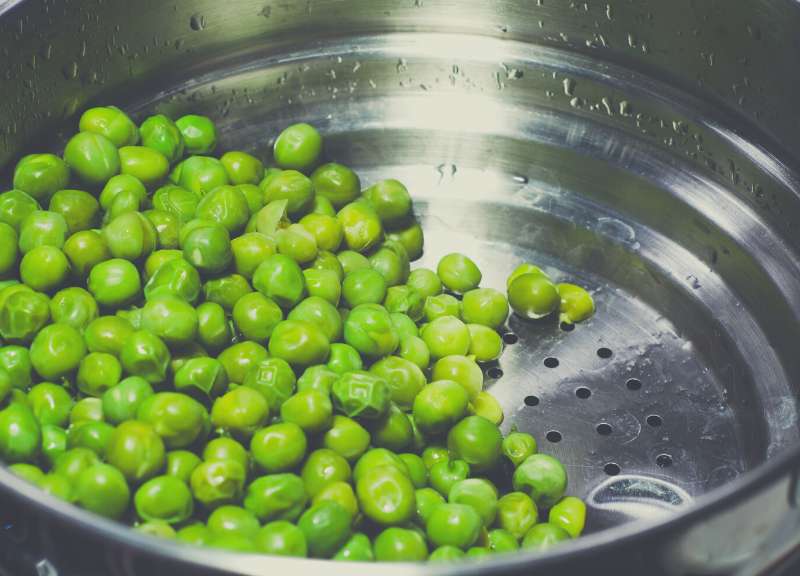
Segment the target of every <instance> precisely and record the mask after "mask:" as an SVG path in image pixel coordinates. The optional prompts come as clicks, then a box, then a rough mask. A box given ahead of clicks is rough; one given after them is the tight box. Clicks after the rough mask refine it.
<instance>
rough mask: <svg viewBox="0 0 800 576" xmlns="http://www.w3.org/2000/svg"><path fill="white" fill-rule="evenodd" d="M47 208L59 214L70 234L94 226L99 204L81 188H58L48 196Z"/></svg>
mask: <svg viewBox="0 0 800 576" xmlns="http://www.w3.org/2000/svg"><path fill="white" fill-rule="evenodd" d="M48 210H50V211H51V212H55V213H56V214H61V216H63V217H64V221H65V222H66V223H67V229H68V230H69V233H70V234H73V233H75V232H79V231H81V230H88V229H89V228H92V227H94V225H95V224H96V221H97V216H98V214H99V211H100V205H99V203H98V202H97V200H96V199H95V197H94V196H92V195H91V194H89V193H88V192H84V191H83V190H59V191H58V192H56V193H55V194H53V196H52V197H51V198H50V205H49V207H48Z"/></svg>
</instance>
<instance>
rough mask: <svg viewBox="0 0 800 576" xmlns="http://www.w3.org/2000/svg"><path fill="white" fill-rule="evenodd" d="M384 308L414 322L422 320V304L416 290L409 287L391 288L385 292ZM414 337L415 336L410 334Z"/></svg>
mask: <svg viewBox="0 0 800 576" xmlns="http://www.w3.org/2000/svg"><path fill="white" fill-rule="evenodd" d="M383 305H384V307H385V308H386V309H387V310H388V311H389V312H390V313H392V314H396V313H400V314H405V315H407V316H409V317H410V318H411V319H412V322H413V321H414V320H417V321H418V320H421V319H422V310H423V305H424V302H423V300H422V297H421V296H420V294H419V292H417V289H416V288H412V287H411V286H406V285H403V286H392V287H391V288H389V289H388V290H387V291H386V299H385V300H384V301H383ZM412 336H416V334H412Z"/></svg>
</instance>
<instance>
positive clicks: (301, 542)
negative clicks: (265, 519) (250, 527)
mask: <svg viewBox="0 0 800 576" xmlns="http://www.w3.org/2000/svg"><path fill="white" fill-rule="evenodd" d="M255 545H256V548H258V551H259V552H261V553H262V554H269V555H271V556H296V557H299V558H305V557H306V556H307V554H308V545H307V544H306V537H305V534H303V531H302V530H300V528H298V527H297V526H295V525H294V524H292V523H291V522H287V521H285V520H278V521H276V522H270V523H268V524H265V525H264V526H263V527H262V528H261V530H259V531H258V533H257V534H256V535H255Z"/></svg>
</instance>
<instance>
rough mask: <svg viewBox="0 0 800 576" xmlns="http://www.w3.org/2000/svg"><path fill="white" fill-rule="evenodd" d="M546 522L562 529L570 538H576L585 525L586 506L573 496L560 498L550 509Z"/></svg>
mask: <svg viewBox="0 0 800 576" xmlns="http://www.w3.org/2000/svg"><path fill="white" fill-rule="evenodd" d="M548 521H549V523H550V524H553V525H555V526H558V527H559V528H562V529H563V530H564V531H565V532H567V533H568V534H569V535H570V536H571V537H572V538H577V537H578V536H580V535H581V532H583V527H584V525H585V524H586V504H584V502H583V500H581V499H580V498H575V497H574V496H567V497H565V498H562V499H561V500H559V501H558V503H557V504H556V505H555V506H553V507H552V508H550V515H549V517H548Z"/></svg>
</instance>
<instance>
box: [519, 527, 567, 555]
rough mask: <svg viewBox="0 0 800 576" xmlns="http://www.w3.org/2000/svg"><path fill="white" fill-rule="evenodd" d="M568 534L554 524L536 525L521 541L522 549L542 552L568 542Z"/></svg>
mask: <svg viewBox="0 0 800 576" xmlns="http://www.w3.org/2000/svg"><path fill="white" fill-rule="evenodd" d="M569 538H570V536H569V533H568V532H567V531H566V530H564V529H563V528H561V527H560V526H556V525H555V524H550V523H545V524H537V525H536V526H534V527H532V528H531V529H530V530H528V533H527V534H525V538H524V539H523V540H522V548H526V549H531V550H537V551H539V552H542V551H544V550H549V549H550V548H552V547H553V546H556V545H557V544H558V543H559V542H563V541H565V540H569Z"/></svg>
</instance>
